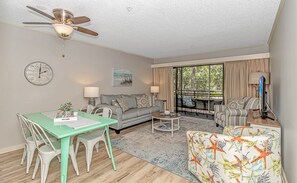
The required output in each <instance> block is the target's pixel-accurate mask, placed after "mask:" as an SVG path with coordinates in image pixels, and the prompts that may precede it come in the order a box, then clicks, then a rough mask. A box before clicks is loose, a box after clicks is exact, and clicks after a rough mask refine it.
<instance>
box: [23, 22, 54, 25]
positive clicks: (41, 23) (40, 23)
mask: <svg viewBox="0 0 297 183" xmlns="http://www.w3.org/2000/svg"><path fill="white" fill-rule="evenodd" d="M23 24H32V25H33V24H34V25H35V24H39V25H52V23H49V22H23Z"/></svg>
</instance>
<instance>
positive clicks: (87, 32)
mask: <svg viewBox="0 0 297 183" xmlns="http://www.w3.org/2000/svg"><path fill="white" fill-rule="evenodd" d="M73 29H74V30H77V31H79V32H82V33H85V34H89V35H92V36H98V33H97V32H94V31H91V30H90V29H86V28H83V27H79V26H74V27H73Z"/></svg>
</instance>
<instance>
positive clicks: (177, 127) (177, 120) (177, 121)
mask: <svg viewBox="0 0 297 183" xmlns="http://www.w3.org/2000/svg"><path fill="white" fill-rule="evenodd" d="M177 128H178V129H179V118H178V119H177Z"/></svg>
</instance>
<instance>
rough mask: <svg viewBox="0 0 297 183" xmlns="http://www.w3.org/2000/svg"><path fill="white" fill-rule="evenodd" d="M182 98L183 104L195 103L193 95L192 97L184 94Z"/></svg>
mask: <svg viewBox="0 0 297 183" xmlns="http://www.w3.org/2000/svg"><path fill="white" fill-rule="evenodd" d="M182 100H183V105H185V106H191V105H194V102H193V100H192V97H190V96H183V98H182Z"/></svg>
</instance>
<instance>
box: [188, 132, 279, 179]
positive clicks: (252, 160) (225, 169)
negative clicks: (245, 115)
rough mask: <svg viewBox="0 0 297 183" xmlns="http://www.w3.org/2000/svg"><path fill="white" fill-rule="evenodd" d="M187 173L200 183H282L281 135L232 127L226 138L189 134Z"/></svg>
mask: <svg viewBox="0 0 297 183" xmlns="http://www.w3.org/2000/svg"><path fill="white" fill-rule="evenodd" d="M187 138H188V154H189V161H188V169H189V171H190V172H191V173H192V174H194V175H195V176H196V177H197V178H198V179H199V180H200V181H201V182H209V183H215V182H228V183H249V182H261V183H281V182H282V180H281V154H280V153H281V149H280V134H279V133H278V132H276V131H274V130H271V129H267V128H255V127H248V126H229V127H225V128H224V132H223V134H213V133H208V132H200V131H188V132H187Z"/></svg>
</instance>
